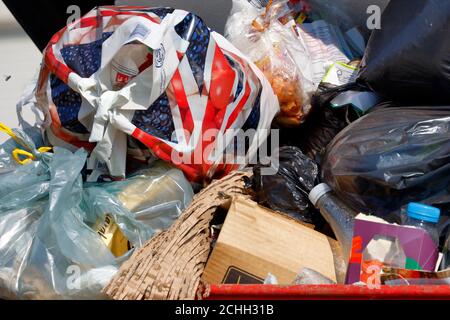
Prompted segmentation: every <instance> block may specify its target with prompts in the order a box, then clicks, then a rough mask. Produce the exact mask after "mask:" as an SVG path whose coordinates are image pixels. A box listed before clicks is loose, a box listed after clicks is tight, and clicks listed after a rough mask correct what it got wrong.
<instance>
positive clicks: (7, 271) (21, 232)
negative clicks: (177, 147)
mask: <svg viewBox="0 0 450 320" xmlns="http://www.w3.org/2000/svg"><path fill="white" fill-rule="evenodd" d="M54 151H55V152H54V154H51V153H42V154H40V155H39V159H37V161H34V162H30V163H29V164H27V165H24V166H19V167H18V168H17V169H16V170H15V171H13V172H10V173H6V174H3V175H0V200H1V201H0V297H1V298H19V299H95V298H104V296H103V295H102V294H101V293H100V291H101V289H102V288H103V287H104V286H105V285H106V284H107V283H108V281H109V280H110V279H111V278H112V276H113V275H114V274H115V273H116V272H117V270H118V267H119V266H120V264H121V263H122V262H123V261H124V260H126V259H127V258H128V257H129V255H130V254H131V253H132V251H133V248H135V247H139V246H141V245H142V244H143V243H144V242H145V241H146V240H148V239H149V238H151V237H152V236H153V235H154V234H155V232H157V231H159V230H161V229H164V228H167V227H169V226H170V225H171V223H172V222H173V221H174V220H175V218H176V217H177V216H178V214H179V212H180V211H181V210H183V209H184V206H186V205H187V204H188V203H189V202H190V199H191V198H192V189H191V187H190V185H189V184H188V182H187V180H186V179H185V178H184V176H183V175H182V173H181V172H179V171H178V170H168V171H166V172H167V173H168V175H169V177H170V178H167V179H166V180H167V181H170V183H172V184H178V185H179V189H178V193H177V192H175V191H174V192H173V193H172V194H166V195H165V196H161V195H160V196H159V199H156V200H155V199H154V200H153V202H147V203H145V204H144V203H143V205H142V207H140V208H139V210H138V211H136V212H137V213H136V214H134V213H132V212H130V210H128V209H127V208H126V207H125V206H124V204H122V203H121V201H120V200H119V198H120V191H121V190H126V188H131V186H133V184H134V183H135V182H136V181H139V180H142V181H141V184H140V186H142V183H143V180H148V181H150V180H152V179H154V181H158V179H160V180H161V179H163V181H164V177H165V173H164V172H163V169H162V168H157V169H155V170H156V171H157V170H159V173H158V175H157V174H154V175H153V176H151V175H144V174H141V175H140V176H137V177H135V178H132V179H131V180H130V181H127V184H126V185H124V184H125V182H121V184H122V185H117V186H115V187H114V188H113V187H110V190H108V188H103V187H100V186H99V185H95V184H94V185H88V186H85V187H83V181H82V178H81V174H80V172H81V170H82V168H83V167H84V165H85V162H86V157H87V153H86V152H85V151H84V150H83V149H79V150H78V151H77V152H75V153H72V152H70V151H68V150H65V149H62V148H55V150H54ZM150 171H151V169H150ZM173 171H175V172H173ZM178 174H180V175H178ZM171 179H172V180H171ZM167 181H166V182H165V183H169V182H167ZM155 184H156V185H157V184H158V183H157V182H155ZM150 185H151V182H148V185H147V188H148V189H147V190H141V192H142V191H144V193H146V192H147V193H148V190H150V189H151V187H150ZM110 186H114V182H112V183H111V184H110ZM183 188H185V189H183ZM113 190H115V191H116V195H117V197H116V196H114V194H115V193H114V192H113ZM163 190H164V187H163ZM135 191H136V192H137V191H138V190H135ZM183 191H185V192H183ZM125 194H126V192H125ZM158 201H159V202H158ZM164 201H167V202H168V203H169V202H170V203H171V204H170V205H167V206H165V205H164V203H163V202H164ZM158 205H159V207H160V208H162V209H161V211H159V210H158ZM152 206H153V207H152Z"/></svg>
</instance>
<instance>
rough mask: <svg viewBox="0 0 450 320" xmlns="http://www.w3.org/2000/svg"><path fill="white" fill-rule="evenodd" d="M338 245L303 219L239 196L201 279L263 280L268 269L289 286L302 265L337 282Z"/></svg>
mask: <svg viewBox="0 0 450 320" xmlns="http://www.w3.org/2000/svg"><path fill="white" fill-rule="evenodd" d="M335 244H336V241H335V240H332V239H330V238H328V237H326V236H325V235H323V234H321V233H319V232H317V231H314V230H312V229H311V228H308V227H307V226H304V225H302V224H301V223H299V222H297V221H295V220H293V219H291V218H289V217H286V216H284V215H281V214H279V213H276V212H274V211H271V210H269V209H266V208H263V207H261V206H259V205H258V204H257V203H255V202H253V201H250V200H247V199H243V198H240V197H236V198H235V199H234V201H233V203H232V204H231V207H230V210H229V211H228V215H227V217H226V220H225V223H224V225H223V228H222V230H221V232H220V235H219V238H218V239H217V243H216V245H215V247H214V250H213V251H212V253H211V256H210V258H209V260H208V262H207V265H206V268H205V272H204V273H203V276H202V280H203V281H205V282H206V283H210V284H218V283H247V284H248V283H262V282H263V281H264V279H265V278H266V277H267V275H268V273H271V274H273V275H275V276H276V277H277V279H278V282H279V284H291V283H292V282H293V281H294V279H295V276H296V275H297V273H298V272H299V271H300V269H301V268H302V267H308V268H310V269H313V270H315V271H317V272H319V273H321V274H323V275H324V276H326V277H328V278H330V279H331V280H333V281H336V272H335V267H334V260H333V252H332V248H331V246H334V245H335Z"/></svg>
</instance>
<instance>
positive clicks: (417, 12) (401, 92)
mask: <svg viewBox="0 0 450 320" xmlns="http://www.w3.org/2000/svg"><path fill="white" fill-rule="evenodd" d="M357 81H359V82H361V83H364V84H365V85H367V86H368V87H370V88H371V89H372V90H373V91H375V92H376V93H377V94H379V95H381V96H384V97H386V98H389V99H392V100H395V101H396V102H398V103H401V104H403V105H427V106H429V105H448V104H449V103H450V90H449V88H450V1H448V0H395V1H390V3H389V5H388V6H387V8H386V9H385V11H384V12H383V14H382V17H381V29H379V30H374V31H373V32H372V34H371V36H370V39H369V42H368V44H367V48H366V52H365V56H364V59H363V61H362V66H361V70H360V73H359V75H358V80H357Z"/></svg>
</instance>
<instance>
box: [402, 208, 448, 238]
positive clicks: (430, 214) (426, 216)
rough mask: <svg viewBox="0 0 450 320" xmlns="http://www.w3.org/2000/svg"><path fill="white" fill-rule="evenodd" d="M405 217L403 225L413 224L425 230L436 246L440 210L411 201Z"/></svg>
mask: <svg viewBox="0 0 450 320" xmlns="http://www.w3.org/2000/svg"><path fill="white" fill-rule="evenodd" d="M406 214H407V216H408V217H407V219H406V221H405V223H404V225H408V226H414V227H417V228H422V229H424V230H426V231H427V232H428V233H429V235H430V236H431V238H432V239H433V241H434V243H435V244H436V246H438V245H439V231H438V229H437V223H438V222H439V218H440V216H441V210H439V209H438V208H435V207H431V206H427V205H425V204H421V203H415V202H411V203H410V204H408V207H407V209H406Z"/></svg>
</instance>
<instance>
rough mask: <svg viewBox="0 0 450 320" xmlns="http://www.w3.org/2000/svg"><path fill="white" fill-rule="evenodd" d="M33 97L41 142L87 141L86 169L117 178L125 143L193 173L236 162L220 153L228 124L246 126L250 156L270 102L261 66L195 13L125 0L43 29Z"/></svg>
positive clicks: (199, 175) (196, 176) (230, 133)
mask: <svg viewBox="0 0 450 320" xmlns="http://www.w3.org/2000/svg"><path fill="white" fill-rule="evenodd" d="M37 101H38V104H39V106H40V108H41V109H42V111H43V112H44V113H45V115H46V121H45V126H46V127H47V130H46V133H47V138H48V140H49V141H50V143H51V144H53V145H58V146H64V147H66V148H72V149H73V148H75V147H83V148H85V149H87V150H89V151H90V152H91V157H90V161H89V162H88V165H89V169H94V170H97V169H98V170H101V169H102V168H104V165H106V168H107V171H108V172H109V173H110V174H111V176H113V177H124V176H125V173H126V164H127V149H128V157H129V159H128V160H130V159H135V158H139V160H141V161H142V160H146V159H147V158H150V157H151V155H149V154H148V150H150V151H151V153H152V154H153V155H155V156H157V157H159V158H161V159H163V160H165V161H168V162H172V163H173V164H175V165H176V166H177V167H178V168H180V169H182V170H183V171H184V173H185V174H186V176H187V177H188V178H189V179H190V180H193V181H202V180H208V179H210V178H211V177H213V176H221V175H224V174H226V173H228V172H230V171H231V170H233V169H237V168H238V167H243V166H244V165H245V164H246V163H237V162H238V161H234V159H235V157H233V158H232V159H233V160H229V159H230V157H229V156H230V155H231V156H233V155H234V149H235V148H234V147H233V143H232V142H234V140H235V139H234V138H235V136H236V134H237V133H236V132H237V130H239V129H242V130H244V131H245V130H249V129H254V130H255V134H254V135H253V136H252V138H251V140H250V143H249V145H248V146H247V147H248V148H247V149H246V151H247V153H246V155H245V156H246V157H244V158H245V159H247V160H248V159H251V158H252V157H253V156H254V155H255V154H256V151H257V148H258V147H259V146H260V145H261V144H262V143H263V142H264V140H265V139H266V138H267V135H268V134H269V132H268V129H270V124H271V122H272V119H273V117H274V116H275V114H276V113H277V112H278V111H279V107H278V101H277V99H276V97H275V95H274V94H273V91H272V89H271V87H270V85H269V83H268V82H267V80H266V78H265V77H264V75H263V74H262V72H261V71H260V70H259V69H258V68H257V67H256V66H255V65H254V64H253V63H252V62H251V61H249V60H248V59H247V58H246V57H245V56H244V55H243V54H242V53H241V52H240V51H239V50H237V49H236V48H235V47H234V46H232V45H231V44H230V43H229V42H228V41H227V40H226V39H225V38H223V37H222V36H221V35H219V34H217V33H215V32H213V31H210V29H208V27H207V26H206V25H205V24H204V23H203V21H202V20H201V19H200V18H199V17H197V16H195V15H194V14H192V13H189V12H186V11H183V10H174V9H170V8H146V7H129V6H119V7H113V6H107V7H106V6H105V7H98V8H95V9H93V10H92V11H90V12H89V13H88V14H86V15H85V16H84V17H82V18H81V19H80V20H78V21H76V22H74V23H73V24H71V25H69V26H68V27H66V28H64V29H62V30H60V31H59V32H58V33H56V34H55V35H54V36H53V38H52V39H51V40H50V42H49V44H48V46H47V48H46V50H45V52H44V61H43V68H42V70H41V73H40V77H39V82H38V90H37ZM263 129H266V130H263ZM146 151H147V153H146ZM224 155H227V156H228V157H226V156H224ZM240 156H243V155H240ZM224 159H225V160H224Z"/></svg>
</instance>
